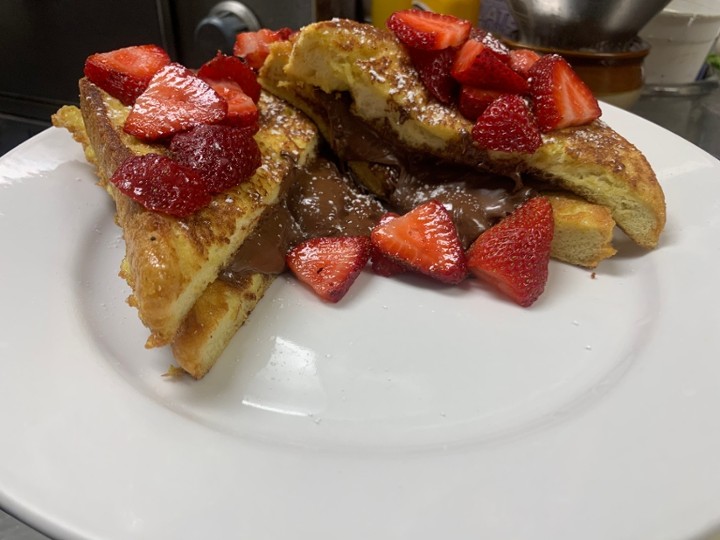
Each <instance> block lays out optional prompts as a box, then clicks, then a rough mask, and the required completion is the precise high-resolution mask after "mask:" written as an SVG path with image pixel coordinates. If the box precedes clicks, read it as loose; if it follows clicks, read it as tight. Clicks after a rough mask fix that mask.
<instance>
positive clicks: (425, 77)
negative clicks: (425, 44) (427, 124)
mask: <svg viewBox="0 0 720 540" xmlns="http://www.w3.org/2000/svg"><path fill="white" fill-rule="evenodd" d="M408 53H409V54H410V59H411V60H412V63H413V66H414V67H415V69H416V70H417V72H418V75H419V76H420V80H421V81H422V82H423V84H424V85H425V88H427V89H428V90H429V91H430V93H431V94H432V95H433V96H434V97H435V99H437V100H438V101H439V102H440V103H444V104H445V105H449V104H450V103H452V102H453V101H455V96H456V95H457V87H458V83H457V81H456V80H455V79H454V78H453V76H452V75H451V74H450V70H451V69H452V65H453V62H454V61H455V53H456V49H455V48H454V47H448V48H446V49H441V50H439V51H426V50H423V49H408Z"/></svg>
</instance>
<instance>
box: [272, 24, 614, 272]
mask: <svg viewBox="0 0 720 540" xmlns="http://www.w3.org/2000/svg"><path fill="white" fill-rule="evenodd" d="M368 31H369V32H371V33H375V30H368ZM292 50H293V44H292V43H290V42H281V43H277V44H275V45H273V47H272V49H271V53H270V56H269V57H268V58H267V60H266V61H265V64H264V65H263V68H262V69H261V72H260V78H259V80H260V82H261V84H262V85H263V86H264V87H265V89H267V90H268V91H270V92H273V93H274V94H276V95H278V96H280V97H282V98H283V99H285V100H287V101H288V102H289V103H291V104H292V105H294V106H295V107H297V108H299V109H300V110H302V111H303V112H305V113H306V114H307V115H308V116H309V117H310V118H311V119H312V120H313V121H314V122H315V123H316V124H317V126H318V129H319V131H320V133H321V134H322V135H323V137H324V138H325V139H326V140H328V141H330V146H333V142H334V137H335V135H334V129H336V126H334V125H333V124H337V123H338V120H337V119H336V118H334V117H333V116H332V114H331V113H329V112H328V108H329V107H328V101H329V100H335V99H338V98H339V97H340V96H339V95H338V93H332V94H327V93H325V92H324V91H323V90H321V89H320V88H318V87H317V86H314V85H310V84H304V83H303V82H301V81H298V80H297V79H295V78H293V77H289V76H288V75H287V74H286V73H285V68H286V66H287V65H288V62H289V59H290V54H291V53H292ZM448 118H449V119H450V120H448V122H449V123H450V122H451V124H452V125H454V126H455V127H457V126H458V125H460V123H461V120H460V119H458V118H457V117H456V115H455V113H454V112H453V111H450V113H449V114H448ZM448 125H450V124H448ZM335 150H336V151H337V152H338V154H342V153H343V152H342V149H337V148H335ZM381 157H382V156H381ZM347 166H348V168H349V169H350V170H351V171H352V173H353V176H354V178H355V179H356V180H357V181H358V182H359V183H361V184H362V185H364V186H365V187H366V188H367V189H368V190H369V191H370V192H372V193H374V194H375V195H376V196H378V197H379V198H381V199H383V200H388V198H390V197H391V193H392V190H393V188H394V187H395V186H396V185H397V178H396V177H397V173H396V172H395V167H394V166H393V165H386V164H383V163H372V162H369V161H361V160H358V159H354V160H349V161H347ZM550 201H551V203H552V205H553V208H554V209H555V212H554V219H555V231H556V233H555V234H556V240H555V241H554V242H553V246H552V251H551V256H552V257H553V258H555V259H557V260H560V261H563V262H567V263H570V264H575V265H579V266H585V267H590V268H594V267H596V266H597V265H598V263H599V262H600V261H601V260H603V259H605V258H607V257H610V256H612V255H613V254H615V249H614V248H613V247H612V237H613V229H614V227H615V221H614V220H613V219H612V216H611V213H610V211H609V210H608V209H607V208H606V207H604V206H600V205H597V204H592V203H589V202H587V201H585V200H583V199H581V198H579V197H577V196H574V195H572V194H570V193H563V192H558V191H556V192H553V193H552V196H551V197H550ZM451 206H452V205H451Z"/></svg>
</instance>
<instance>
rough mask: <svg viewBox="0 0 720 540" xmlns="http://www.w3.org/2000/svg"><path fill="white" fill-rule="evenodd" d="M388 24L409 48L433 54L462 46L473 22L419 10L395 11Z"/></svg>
mask: <svg viewBox="0 0 720 540" xmlns="http://www.w3.org/2000/svg"><path fill="white" fill-rule="evenodd" d="M386 24H387V27H388V28H389V29H390V30H391V31H392V32H393V33H394V34H395V36H397V38H398V39H399V40H400V42H402V43H403V44H405V45H406V46H408V47H411V48H413V49H424V50H431V51H437V50H440V49H445V48H447V47H458V46H459V45H462V43H463V42H464V41H465V40H466V39H467V37H468V35H469V34H470V29H471V28H472V25H471V24H470V21H466V20H464V19H459V18H457V17H454V16H453V15H445V14H441V13H435V12H433V11H422V10H419V9H404V10H400V11H396V12H395V13H393V14H392V15H390V17H389V18H388V20H387V23H386Z"/></svg>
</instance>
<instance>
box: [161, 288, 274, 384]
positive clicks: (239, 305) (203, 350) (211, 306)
mask: <svg viewBox="0 0 720 540" xmlns="http://www.w3.org/2000/svg"><path fill="white" fill-rule="evenodd" d="M273 280H274V276H271V275H268V274H248V275H246V276H245V277H244V279H243V281H242V282H240V283H237V284H231V283H227V282H224V281H221V280H216V281H213V282H212V283H211V284H210V285H208V287H207V289H205V292H204V293H203V294H202V296H201V297H200V298H199V299H198V301H197V302H196V303H195V305H194V306H193V307H192V309H191V310H190V312H189V313H188V315H187V317H185V320H184V321H183V323H182V325H181V326H180V329H179V331H178V333H177V335H176V336H175V339H174V341H173V342H172V351H173V355H174V356H175V359H176V360H177V361H178V363H179V364H180V366H181V367H182V368H183V369H184V370H185V371H186V372H188V373H189V374H190V375H191V376H192V377H194V378H195V379H201V378H202V377H204V376H205V375H206V374H207V372H208V371H209V370H210V368H211V367H212V366H213V365H214V364H215V360H216V359H217V358H218V357H219V356H220V354H221V353H222V352H223V350H224V349H225V347H226V346H227V344H228V342H229V341H230V340H231V339H232V337H233V336H234V335H235V333H236V332H237V331H238V329H239V328H240V327H241V326H242V325H243V324H244V323H245V321H246V320H247V318H248V316H249V315H250V313H251V312H252V311H253V310H254V309H255V306H256V305H257V303H258V302H259V301H260V299H261V298H262V297H263V295H264V294H265V291H266V290H267V288H268V287H269V286H270V285H271V284H272V282H273Z"/></svg>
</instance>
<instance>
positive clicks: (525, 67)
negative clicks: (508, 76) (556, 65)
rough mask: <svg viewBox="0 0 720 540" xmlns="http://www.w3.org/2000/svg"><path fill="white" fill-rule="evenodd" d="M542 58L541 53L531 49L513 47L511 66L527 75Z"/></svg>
mask: <svg viewBox="0 0 720 540" xmlns="http://www.w3.org/2000/svg"><path fill="white" fill-rule="evenodd" d="M538 60H540V55H539V54H538V53H536V52H535V51H532V50H530V49H513V50H512V51H510V67H511V68H513V69H514V70H515V71H517V72H518V73H520V74H522V75H525V76H526V77H527V76H528V75H529V73H530V68H531V67H533V66H534V65H535V62H537V61H538Z"/></svg>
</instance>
